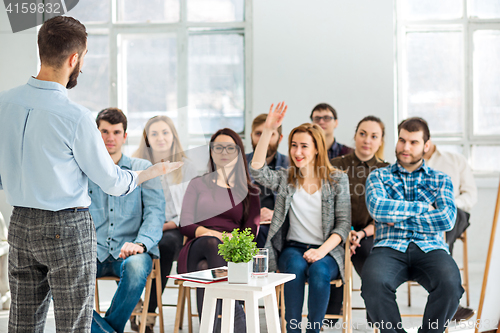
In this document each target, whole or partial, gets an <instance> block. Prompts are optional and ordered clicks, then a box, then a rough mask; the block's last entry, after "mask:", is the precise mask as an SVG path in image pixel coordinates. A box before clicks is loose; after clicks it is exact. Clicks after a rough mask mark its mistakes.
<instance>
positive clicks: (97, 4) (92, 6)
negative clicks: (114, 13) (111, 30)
mask: <svg viewBox="0 0 500 333" xmlns="http://www.w3.org/2000/svg"><path fill="white" fill-rule="evenodd" d="M67 15H69V16H72V17H74V18H76V19H77V20H79V21H80V22H82V23H83V24H85V23H88V22H109V17H110V0H80V1H78V4H77V5H76V6H75V8H73V9H71V10H70V11H69V12H68V14H67Z"/></svg>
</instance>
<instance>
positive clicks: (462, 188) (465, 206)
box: [424, 140, 477, 321]
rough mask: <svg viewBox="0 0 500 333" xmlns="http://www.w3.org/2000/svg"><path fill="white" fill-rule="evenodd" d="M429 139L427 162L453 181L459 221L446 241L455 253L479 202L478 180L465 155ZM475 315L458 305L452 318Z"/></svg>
mask: <svg viewBox="0 0 500 333" xmlns="http://www.w3.org/2000/svg"><path fill="white" fill-rule="evenodd" d="M429 141H430V145H431V146H430V148H429V151H428V152H427V153H426V154H425V155H424V159H425V162H426V163H427V165H428V166H429V167H431V168H433V169H436V170H439V171H441V172H444V173H445V174H447V175H448V176H450V178H451V182H452V183H453V194H454V196H455V205H456V206H457V221H456V222H455V226H454V227H453V229H452V230H450V231H447V232H446V243H448V247H449V249H450V254H453V244H454V243H455V241H456V240H457V238H458V237H460V236H461V235H462V234H463V232H464V231H465V229H467V228H468V227H469V218H470V211H471V209H472V207H473V206H474V205H475V204H476V202H477V187H476V182H475V181H474V175H473V174H472V170H471V168H470V167H469V164H468V163H467V160H466V159H465V157H464V156H463V155H461V154H456V153H451V152H445V151H440V150H439V149H438V148H437V147H436V145H435V144H434V143H433V142H432V141H431V140H429ZM473 315H474V310H473V309H471V308H466V307H463V306H461V305H458V309H457V312H456V313H455V315H454V316H453V318H452V320H456V321H460V320H468V319H470V318H471V317H472V316H473Z"/></svg>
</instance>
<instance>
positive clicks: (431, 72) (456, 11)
mask: <svg viewBox="0 0 500 333" xmlns="http://www.w3.org/2000/svg"><path fill="white" fill-rule="evenodd" d="M395 3H396V10H397V11H396V12H397V64H398V66H397V73H398V94H397V96H398V103H397V105H398V116H399V120H402V119H404V118H406V117H411V116H421V117H423V118H425V119H426V120H427V121H428V122H429V125H430V129H431V134H432V137H433V141H434V142H435V143H436V144H438V145H439V146H440V147H442V148H443V149H445V150H451V151H455V152H459V153H462V154H464V155H465V156H466V158H468V160H469V162H470V163H471V166H472V168H473V169H474V171H475V172H476V173H484V174H491V173H495V172H499V171H500V2H499V1H498V0H440V1H434V0H401V1H395Z"/></svg>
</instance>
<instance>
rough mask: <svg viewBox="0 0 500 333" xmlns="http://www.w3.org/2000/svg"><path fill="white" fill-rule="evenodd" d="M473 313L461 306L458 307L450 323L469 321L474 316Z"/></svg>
mask: <svg viewBox="0 0 500 333" xmlns="http://www.w3.org/2000/svg"><path fill="white" fill-rule="evenodd" d="M474 313H475V311H474V310H472V309H470V308H464V307H463V306H461V305H459V306H458V309H457V312H455V315H454V316H453V318H452V319H451V320H452V321H454V320H455V321H462V320H469V319H471V318H472V316H474Z"/></svg>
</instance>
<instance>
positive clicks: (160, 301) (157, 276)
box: [155, 260, 165, 333]
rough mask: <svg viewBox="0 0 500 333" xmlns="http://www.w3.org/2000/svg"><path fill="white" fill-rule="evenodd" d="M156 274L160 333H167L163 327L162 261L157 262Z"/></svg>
mask: <svg viewBox="0 0 500 333" xmlns="http://www.w3.org/2000/svg"><path fill="white" fill-rule="evenodd" d="M155 266H156V274H155V280H156V304H157V307H158V319H159V321H160V333H165V330H164V327H163V305H162V304H163V302H162V300H161V295H162V291H163V290H162V289H161V270H160V261H159V260H158V261H156V265H155Z"/></svg>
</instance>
